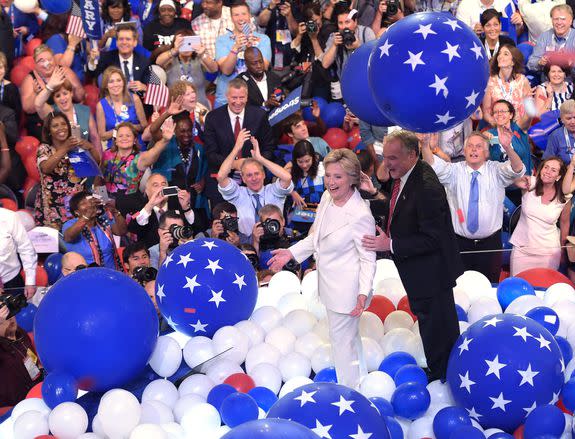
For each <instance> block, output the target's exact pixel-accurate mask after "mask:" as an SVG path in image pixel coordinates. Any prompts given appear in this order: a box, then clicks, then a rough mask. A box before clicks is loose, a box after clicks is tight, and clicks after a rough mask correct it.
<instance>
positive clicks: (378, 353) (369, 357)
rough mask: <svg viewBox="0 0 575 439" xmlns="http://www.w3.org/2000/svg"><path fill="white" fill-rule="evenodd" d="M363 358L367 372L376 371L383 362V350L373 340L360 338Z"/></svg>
mask: <svg viewBox="0 0 575 439" xmlns="http://www.w3.org/2000/svg"><path fill="white" fill-rule="evenodd" d="M361 343H362V345H363V349H362V350H363V358H364V361H365V366H366V367H367V371H368V372H371V371H374V370H377V369H378V368H379V365H380V364H381V362H382V360H383V349H382V348H381V346H380V345H379V344H378V343H377V341H375V340H374V339H373V338H369V337H362V338H361Z"/></svg>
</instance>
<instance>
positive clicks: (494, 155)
mask: <svg viewBox="0 0 575 439" xmlns="http://www.w3.org/2000/svg"><path fill="white" fill-rule="evenodd" d="M511 131H512V132H513V137H512V138H511V146H512V147H513V150H514V151H515V152H516V153H517V155H518V156H519V158H520V159H521V161H522V162H523V164H524V165H525V174H527V175H531V169H532V167H533V165H532V163H531V145H530V143H529V136H528V135H527V133H526V132H525V131H523V130H522V129H521V128H519V125H517V124H516V123H515V122H511ZM488 132H489V133H491V134H493V136H494V137H497V128H491V129H490V130H489V131H488ZM489 156H490V157H489V159H490V160H494V161H496V162H505V161H507V160H508V157H507V154H505V151H504V150H503V147H502V146H501V145H500V144H499V143H498V142H497V143H495V144H490V146H489Z"/></svg>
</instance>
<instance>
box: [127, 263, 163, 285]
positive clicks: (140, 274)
mask: <svg viewBox="0 0 575 439" xmlns="http://www.w3.org/2000/svg"><path fill="white" fill-rule="evenodd" d="M156 276H158V270H156V269H155V268H154V267H137V268H136V269H135V270H134V273H133V274H132V279H134V280H135V281H136V282H138V283H139V284H140V285H142V286H143V285H145V284H147V283H148V282H151V281H153V280H156Z"/></svg>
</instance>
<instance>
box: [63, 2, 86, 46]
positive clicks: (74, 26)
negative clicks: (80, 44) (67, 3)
mask: <svg viewBox="0 0 575 439" xmlns="http://www.w3.org/2000/svg"><path fill="white" fill-rule="evenodd" d="M66 33H67V34H69V35H76V36H77V37H80V38H86V32H84V26H83V24H82V11H81V10H80V6H78V4H77V3H76V2H72V9H71V10H70V17H69V18H68V25H67V26H66Z"/></svg>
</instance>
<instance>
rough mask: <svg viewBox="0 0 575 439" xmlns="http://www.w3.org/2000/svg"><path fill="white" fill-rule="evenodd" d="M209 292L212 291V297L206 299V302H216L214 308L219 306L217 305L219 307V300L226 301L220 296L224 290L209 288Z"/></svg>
mask: <svg viewBox="0 0 575 439" xmlns="http://www.w3.org/2000/svg"><path fill="white" fill-rule="evenodd" d="M211 292H212V298H211V299H210V300H208V302H214V303H215V304H216V308H219V307H220V302H225V301H226V299H224V298H223V297H222V294H223V292H224V290H220V291H217V292H216V291H214V290H211Z"/></svg>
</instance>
